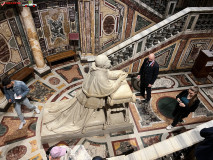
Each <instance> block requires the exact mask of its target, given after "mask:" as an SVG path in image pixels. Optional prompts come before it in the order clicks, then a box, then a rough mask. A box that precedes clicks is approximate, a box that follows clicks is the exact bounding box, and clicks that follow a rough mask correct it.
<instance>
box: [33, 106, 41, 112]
mask: <svg viewBox="0 0 213 160" xmlns="http://www.w3.org/2000/svg"><path fill="white" fill-rule="evenodd" d="M34 111H35V112H36V114H39V113H40V110H39V109H38V107H37V106H36V108H35V109H34Z"/></svg>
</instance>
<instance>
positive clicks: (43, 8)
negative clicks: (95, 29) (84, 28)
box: [30, 0, 80, 56]
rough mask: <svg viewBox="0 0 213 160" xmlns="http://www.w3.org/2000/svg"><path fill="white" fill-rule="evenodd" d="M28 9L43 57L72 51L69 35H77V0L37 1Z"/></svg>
mask: <svg viewBox="0 0 213 160" xmlns="http://www.w3.org/2000/svg"><path fill="white" fill-rule="evenodd" d="M30 9H31V12H32V15H33V19H34V22H35V26H36V30H37V34H38V38H39V42H40V45H41V49H42V52H43V54H44V56H48V55H52V54H56V53H60V52H62V51H66V50H71V49H73V48H72V44H70V42H69V33H79V22H78V1H77V0H68V1H57V0H54V1H45V2H44V1H41V0H38V1H37V7H31V8H30ZM79 42H80V41H79ZM79 45H80V43H79Z"/></svg>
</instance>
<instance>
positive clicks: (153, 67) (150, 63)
mask: <svg viewBox="0 0 213 160" xmlns="http://www.w3.org/2000/svg"><path fill="white" fill-rule="evenodd" d="M158 73H159V65H158V63H157V62H156V61H155V55H154V54H153V53H152V54H150V55H149V57H148V58H146V59H145V60H144V62H143V64H142V66H141V69H140V71H139V75H138V79H140V93H139V94H136V96H139V95H140V96H143V97H144V98H145V90H146V93H147V97H146V99H145V100H143V102H145V103H148V102H149V101H150V99H151V87H152V85H153V84H154V82H155V80H156V79H157V77H158Z"/></svg>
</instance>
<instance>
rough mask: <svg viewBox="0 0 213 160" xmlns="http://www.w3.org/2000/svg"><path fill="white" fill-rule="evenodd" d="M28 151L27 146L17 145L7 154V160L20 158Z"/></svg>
mask: <svg viewBox="0 0 213 160" xmlns="http://www.w3.org/2000/svg"><path fill="white" fill-rule="evenodd" d="M26 152H27V147H26V146H24V145H20V146H16V147H14V148H12V149H11V150H9V151H8V152H7V155H6V159H7V160H18V159H20V158H22V157H23V156H24V155H25V154H26Z"/></svg>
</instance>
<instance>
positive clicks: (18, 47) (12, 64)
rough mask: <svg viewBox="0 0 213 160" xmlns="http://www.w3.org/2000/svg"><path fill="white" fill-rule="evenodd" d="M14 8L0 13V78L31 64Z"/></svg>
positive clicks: (5, 9)
mask: <svg viewBox="0 0 213 160" xmlns="http://www.w3.org/2000/svg"><path fill="white" fill-rule="evenodd" d="M17 13H18V12H17V9H16V8H11V7H10V8H7V7H4V8H1V11H0V46H1V47H0V77H1V78H4V77H5V76H7V75H11V74H13V73H14V72H16V71H18V70H19V69H21V68H23V67H24V66H28V65H30V64H31V63H32V57H31V52H30V48H29V44H28V41H27V39H26V36H25V32H24V30H23V28H22V25H21V21H20V18H19V15H18V14H17Z"/></svg>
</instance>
